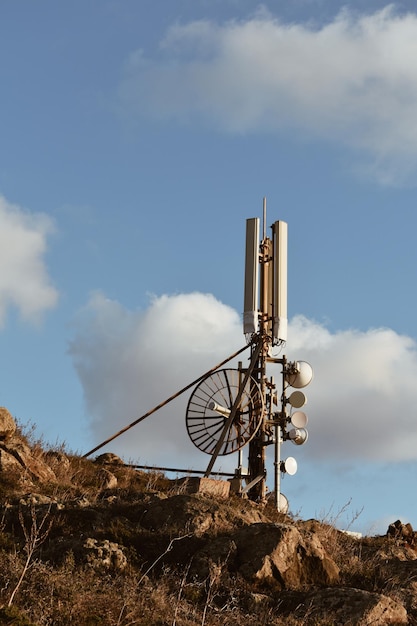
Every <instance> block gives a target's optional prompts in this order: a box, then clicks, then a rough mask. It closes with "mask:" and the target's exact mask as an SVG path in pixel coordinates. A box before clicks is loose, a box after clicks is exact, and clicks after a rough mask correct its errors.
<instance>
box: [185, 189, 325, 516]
mask: <svg viewBox="0 0 417 626" xmlns="http://www.w3.org/2000/svg"><path fill="white" fill-rule="evenodd" d="M271 231H272V233H271V237H268V236H267V234H266V199H265V198H264V201H263V223H262V238H261V239H260V219H259V218H257V217H255V218H250V219H247V220H246V250H245V283H244V310H243V332H244V335H245V337H246V342H247V344H248V346H250V351H251V357H250V361H249V366H248V367H247V368H243V367H242V364H241V363H239V368H238V369H223V370H217V371H215V372H213V373H211V374H210V375H209V376H207V377H206V378H204V379H203V380H202V382H201V383H199V384H198V385H197V387H196V388H195V390H194V392H193V394H192V395H191V398H190V400H189V403H188V407H187V412H186V423H187V430H188V434H189V436H190V438H191V440H192V441H193V443H194V444H195V445H196V446H197V447H198V448H199V449H200V450H202V451H203V452H206V453H208V454H210V456H211V459H210V462H209V464H208V466H207V470H206V472H205V476H206V477H209V476H210V475H211V474H212V472H213V467H214V464H215V462H216V460H217V458H218V456H220V455H226V454H230V453H232V452H236V451H238V452H239V462H238V468H237V470H236V474H235V477H236V478H237V479H238V480H239V481H240V485H241V489H240V490H241V492H242V493H247V494H248V496H249V497H250V498H251V499H253V500H261V501H262V500H264V499H265V498H266V489H267V487H266V450H267V447H268V446H273V447H274V451H275V455H274V498H275V503H276V505H277V508H278V509H280V510H281V509H285V508H287V506H288V505H287V501H286V498H285V497H284V496H283V495H282V494H281V493H280V491H281V490H280V477H281V474H282V473H288V474H295V472H296V471H297V463H296V460H295V459H293V458H292V457H289V458H288V459H286V460H285V461H282V460H281V444H282V443H283V442H284V441H286V440H290V441H292V442H293V443H295V444H296V445H301V444H303V443H305V441H307V437H308V433H307V431H306V429H305V426H306V424H307V416H306V415H305V414H304V413H303V412H301V411H298V412H296V413H294V414H293V415H291V410H292V408H296V407H297V408H300V407H302V406H303V405H304V404H305V403H306V398H305V396H304V394H303V393H302V392H300V391H296V392H294V393H292V394H291V396H290V397H289V398H288V399H287V396H286V392H287V389H288V387H295V388H297V389H298V388H302V387H305V386H306V385H308V384H309V382H310V381H311V379H312V376H313V372H312V369H311V367H310V365H309V364H308V363H306V362H305V361H297V362H293V363H291V362H288V361H287V359H286V357H285V356H284V357H282V358H276V357H274V356H273V353H274V349H275V350H276V351H277V352H280V351H281V350H282V349H283V347H284V346H285V344H286V341H287V327H288V319H287V241H288V227H287V223H286V222H283V221H276V222H274V223H273V224H272V226H271ZM269 364H271V365H273V364H279V365H281V366H282V369H281V375H282V384H281V389H280V392H279V393H278V391H277V387H276V385H275V382H274V378H273V377H270V378H269V377H268V375H267V366H268V365H269ZM288 406H290V407H291V410H290V412H289V411H288ZM245 446H248V467H247V468H244V467H243V456H242V449H243V448H244V447H245ZM243 482H245V483H246V486H245V487H243Z"/></svg>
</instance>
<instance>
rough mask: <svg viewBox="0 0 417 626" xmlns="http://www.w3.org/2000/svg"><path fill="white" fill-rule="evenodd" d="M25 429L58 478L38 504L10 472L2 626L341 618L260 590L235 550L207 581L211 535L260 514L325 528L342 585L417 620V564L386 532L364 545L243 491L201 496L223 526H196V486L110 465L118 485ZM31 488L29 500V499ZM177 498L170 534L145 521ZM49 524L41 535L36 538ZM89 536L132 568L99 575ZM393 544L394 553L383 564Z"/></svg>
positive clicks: (293, 595)
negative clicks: (205, 558) (202, 556)
mask: <svg viewBox="0 0 417 626" xmlns="http://www.w3.org/2000/svg"><path fill="white" fill-rule="evenodd" d="M24 436H25V437H27V441H28V444H30V445H31V446H32V447H33V448H34V449H35V453H36V454H37V455H38V457H39V458H42V460H44V461H45V462H47V463H48V464H49V466H50V467H51V469H52V470H53V471H54V473H55V476H56V481H55V482H54V483H50V484H48V485H36V487H34V488H33V489H32V495H33V497H35V496H34V494H37V495H36V497H37V498H38V500H36V498H35V500H33V499H32V500H30V499H28V498H27V497H26V496H27V492H26V494H24V489H23V487H22V483H21V481H20V480H19V476H18V475H17V474H16V473H13V472H8V473H5V472H0V503H1V510H0V624H14V625H15V626H30V625H31V624H34V625H36V626H70V625H72V624H73V625H76V626H133V625H138V626H142V625H143V626H198V625H201V626H220V625H227V626H234V625H236V626H237V625H239V626H240V625H241V624H245V626H262V625H268V626H284V624H285V625H286V626H296V625H299V624H304V625H305V626H326V625H328V626H330V625H333V624H334V621H333V620H332V616H331V615H327V616H326V615H321V616H320V617H317V615H316V616H313V615H311V616H306V615H304V617H303V618H302V619H301V618H297V614H298V613H297V610H298V607H300V606H301V605H302V603H303V598H304V597H305V593H304V591H303V590H299V591H297V592H290V591H284V592H280V593H277V592H273V591H271V589H269V590H268V589H265V588H262V587H258V588H256V586H255V585H254V584H248V583H247V582H246V581H245V580H243V579H242V578H241V577H240V576H239V573H238V572H237V571H236V569H235V568H234V567H233V565H232V564H230V563H229V561H228V557H227V554H226V555H225V556H224V558H223V557H222V559H221V560H219V561H218V562H216V563H210V566H209V568H208V571H207V575H206V576H205V578H204V577H203V578H201V577H200V578H195V577H193V576H191V572H192V566H193V558H194V555H195V553H196V552H197V550H198V549H200V548H201V547H202V546H203V545H204V542H207V541H213V540H215V539H216V538H217V537H222V536H225V537H226V536H228V533H233V528H236V527H238V526H239V525H244V524H250V523H253V522H254V521H257V520H258V518H259V517H260V516H261V517H262V519H265V520H267V521H269V522H272V523H283V522H285V523H288V524H295V525H296V526H298V527H299V528H300V530H301V531H302V532H314V533H317V535H318V536H319V539H320V541H321V543H322V545H323V547H324V548H325V550H326V551H327V552H328V553H329V554H330V555H331V556H332V558H333V559H334V561H335V562H336V564H337V565H338V567H339V568H340V572H341V580H340V585H341V586H347V587H357V588H360V589H364V590H368V591H376V592H378V593H385V594H386V595H390V596H391V597H393V598H395V599H398V600H401V601H403V602H404V603H406V604H407V603H408V608H409V609H410V615H411V616H412V615H413V614H414V613H413V611H414V610H415V614H416V615H417V607H415V609H414V608H413V606H412V603H413V602H414V600H413V597H414V596H412V594H411V592H410V593H409V595H407V593H408V592H409V590H410V589H412V588H413V585H415V586H416V591H417V567H416V566H415V563H414V564H413V563H412V562H411V564H410V562H407V561H404V563H403V564H402V565H401V564H400V565H401V567H400V566H399V565H398V563H399V558H400V557H399V555H400V552H398V550H400V551H401V550H402V547H401V546H399V547H398V546H396V545H394V544H393V543H390V542H389V541H388V540H387V539H386V538H378V537H375V538H364V539H362V540H357V539H355V538H353V537H351V536H349V535H347V534H345V533H342V532H340V531H338V530H336V528H335V524H333V523H332V522H331V520H327V521H326V520H324V521H321V522H318V521H314V520H310V521H308V522H303V521H300V520H294V519H291V518H288V517H286V516H284V515H283V514H281V513H278V512H277V511H276V509H275V508H274V507H273V506H271V505H267V506H266V507H263V508H262V507H259V506H256V505H254V504H253V503H251V502H248V501H244V500H242V499H240V498H237V497H236V498H234V497H231V498H229V499H228V500H227V501H224V502H220V503H219V502H218V501H217V502H216V505H215V509H213V510H214V511H215V512H214V513H213V512H212V509H210V503H209V502H208V501H207V502H208V503H206V504H204V503H200V504H201V508H200V509H199V508H198V506H197V504H199V503H198V499H196V501H195V502H196V513H195V515H198V514H200V513H201V511H202V512H203V513H204V514H205V513H206V512H207V511H206V510H205V509H204V506H205V507H206V509H207V510H208V512H209V515H211V516H212V522H213V523H212V525H211V526H210V527H209V528H208V529H207V530H206V531H204V532H203V534H201V533H199V532H197V531H196V530H195V528H196V520H195V518H193V515H194V509H193V508H192V506H191V505H189V504H188V505H187V506H191V508H190V509H189V510H185V505H184V506H183V505H182V504H181V503H182V502H187V501H188V500H189V498H187V497H186V496H184V495H183V494H182V491H183V490H184V488H183V487H178V486H176V485H175V484H174V483H173V482H171V481H169V480H168V479H166V477H165V476H164V475H163V474H161V473H160V472H150V473H146V472H140V471H136V470H134V469H131V468H127V467H123V466H118V465H112V466H105V467H104V469H105V470H107V471H110V472H111V474H113V475H114V476H115V477H116V478H117V487H115V488H111V489H109V488H106V486H105V484H104V481H103V466H101V465H99V464H97V463H94V462H92V461H91V460H87V459H84V458H82V457H80V456H77V455H76V454H68V453H65V450H64V448H63V447H62V446H55V447H54V448H53V449H49V450H46V451H45V447H44V446H43V443H42V442H33V440H32V439H31V435H30V434H29V436H28V435H24ZM22 495H25V497H24V498H23V503H25V502H26V504H22ZM42 498H44V500H42ZM167 498H171V499H173V500H174V499H176V500H177V502H178V503H179V505H180V506H179V509H178V515H177V516H174V519H171V520H169V521H167V523H166V525H165V526H164V527H163V528H160V529H158V531H156V530H155V529H153V528H151V527H145V526H144V525H143V523H144V516H145V514H146V512H147V511H149V509H150V507H151V506H152V504H153V503H157V504H158V503H159V502H160V503H162V504H163V503H164V501H166V499H167ZM31 502H32V504H31ZM33 502H35V504H33ZM19 503H20V504H19ZM203 505H204V506H203ZM25 506H26V508H24V507H25ZM199 506H200V505H199ZM22 507H23V508H22ZM24 511H25V512H26V513H25V516H24V517H22V516H23V515H24ZM19 512H20V513H19ZM188 514H189V515H190V518H189V519H188V518H187V515H188ZM19 515H20V520H19ZM34 516H35V517H34ZM22 520H23V521H22ZM42 520H44V523H43V524H42V526H41V529H40V531H39V533H38V535H36V533H35V535H34V534H33V533H34V531H36V529H38V530H39V524H40V522H41V521H42ZM187 520H188V521H187ZM45 530H47V531H48V532H47V533H46V534H44V531H45ZM36 537H38V538H39V539H42V541H36ZM87 537H93V538H95V539H97V540H98V541H101V540H108V541H111V542H115V543H116V544H118V545H119V546H121V547H122V548H123V552H124V554H125V555H126V557H127V563H128V565H127V567H126V568H125V569H124V570H117V569H112V568H111V567H109V568H108V569H104V570H101V571H96V570H95V569H94V567H92V566H91V565H90V564H89V563H88V562H87V561H86V558H85V551H83V542H84V541H85V539H86V538H87ZM31 538H32V543H31ZM31 547H32V548H33V550H32V552H30V549H31ZM394 548H395V549H394ZM382 549H384V550H385V553H386V557H385V559H383V560H381V550H382ZM390 550H391V552H390ZM396 550H397V551H396ZM29 554H30V559H29V560H28V556H29ZM416 563H417V561H416ZM22 572H24V576H23V577H22ZM14 590H16V591H15V593H14ZM305 591H306V592H307V591H309V590H305ZM11 600H12V601H11ZM8 604H11V605H12V606H9V607H7V605H8ZM410 619H412V617H411V618H410ZM410 623H412V622H410Z"/></svg>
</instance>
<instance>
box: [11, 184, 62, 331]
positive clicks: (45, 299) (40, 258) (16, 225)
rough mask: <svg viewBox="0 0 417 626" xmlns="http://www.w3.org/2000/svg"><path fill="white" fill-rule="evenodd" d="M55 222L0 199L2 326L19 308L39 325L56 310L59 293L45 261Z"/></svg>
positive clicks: (25, 316)
mask: <svg viewBox="0 0 417 626" xmlns="http://www.w3.org/2000/svg"><path fill="white" fill-rule="evenodd" d="M52 230H53V226H52V221H51V220H50V219H49V218H48V217H47V216H46V215H43V214H40V213H28V212H26V211H23V210H22V209H21V208H19V207H18V206H16V205H14V204H10V203H9V202H8V201H7V200H6V199H5V198H4V197H2V196H0V327H3V326H4V324H5V322H6V317H7V312H8V310H9V309H10V308H13V307H14V308H16V309H17V310H18V312H19V314H20V315H21V317H22V318H23V319H24V320H25V321H30V322H37V321H39V319H40V316H41V315H42V314H43V313H44V312H45V311H46V310H48V309H50V308H52V307H54V306H55V305H56V303H57V300H58V292H57V291H56V289H55V288H54V287H53V286H52V285H51V281H50V278H49V276H48V271H47V268H46V265H45V261H44V255H45V252H46V241H47V237H48V235H49V234H50V233H51V232H52Z"/></svg>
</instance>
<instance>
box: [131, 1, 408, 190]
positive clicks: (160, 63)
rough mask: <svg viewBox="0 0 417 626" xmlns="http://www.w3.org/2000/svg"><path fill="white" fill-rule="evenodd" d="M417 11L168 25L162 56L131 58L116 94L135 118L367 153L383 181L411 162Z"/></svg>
mask: <svg viewBox="0 0 417 626" xmlns="http://www.w3.org/2000/svg"><path fill="white" fill-rule="evenodd" d="M416 56H417V14H415V13H411V12H410V13H407V14H396V13H395V11H394V7H393V5H389V6H387V7H385V8H383V9H382V10H379V11H377V12H375V13H372V14H368V15H359V14H354V13H351V12H349V11H348V10H344V11H343V12H341V13H340V14H339V15H338V16H337V17H336V18H335V19H334V20H333V21H332V22H330V23H327V24H324V25H321V26H315V25H313V24H310V23H300V24H286V23H283V22H281V21H280V20H279V19H276V18H274V17H272V16H271V15H270V14H267V13H266V12H265V11H263V12H260V13H259V14H258V15H257V16H256V17H254V18H252V19H248V20H246V21H231V22H227V23H225V24H222V25H220V24H216V23H214V22H209V21H197V22H191V23H188V24H183V25H181V24H176V25H174V26H172V27H171V28H170V29H169V30H168V32H167V34H166V37H165V39H164V40H163V41H162V42H161V55H160V57H158V58H155V59H149V58H146V56H145V54H144V53H143V51H141V50H137V51H135V52H134V53H132V54H131V56H130V59H129V61H128V63H127V65H126V71H125V75H124V78H123V81H122V85H121V88H120V94H121V99H122V101H123V103H124V105H125V106H126V107H128V108H129V109H130V110H131V111H133V112H140V113H142V114H143V113H145V114H149V115H153V116H157V117H160V118H168V119H169V118H177V119H178V118H179V119H182V120H187V121H192V120H193V119H199V120H206V121H207V122H208V123H209V124H214V125H215V126H217V127H218V128H220V129H222V130H225V131H229V132H238V133H240V132H253V131H259V130H261V131H265V132H271V131H281V130H288V129H290V130H291V129H292V131H294V132H295V131H296V132H297V133H300V132H301V133H303V135H304V136H305V135H307V136H317V137H319V138H324V139H326V140H332V141H338V142H342V143H344V144H345V145H349V146H351V147H353V148H355V149H358V150H360V151H363V153H364V154H365V155H367V156H368V157H370V159H369V162H368V166H367V167H368V169H370V170H372V172H373V174H374V175H376V176H378V177H379V178H380V179H381V180H383V181H384V182H387V183H394V182H398V181H402V180H404V179H405V178H406V177H407V176H408V175H410V174H411V173H412V172H413V171H414V170H415V168H416V166H417V106H416V104H417V65H416V63H415V58H416Z"/></svg>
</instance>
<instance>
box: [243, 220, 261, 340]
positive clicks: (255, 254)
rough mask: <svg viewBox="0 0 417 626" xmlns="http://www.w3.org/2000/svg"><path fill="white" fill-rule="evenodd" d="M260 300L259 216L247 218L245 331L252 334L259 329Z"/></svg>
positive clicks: (246, 333)
mask: <svg viewBox="0 0 417 626" xmlns="http://www.w3.org/2000/svg"><path fill="white" fill-rule="evenodd" d="M258 302H259V218H258V217H251V218H249V219H247V220H246V257H245V293H244V308H243V332H244V334H245V335H252V334H253V333H256V332H257V331H258V306H259V305H258Z"/></svg>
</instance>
